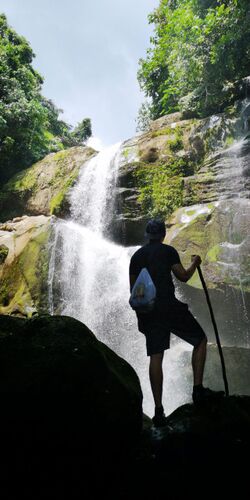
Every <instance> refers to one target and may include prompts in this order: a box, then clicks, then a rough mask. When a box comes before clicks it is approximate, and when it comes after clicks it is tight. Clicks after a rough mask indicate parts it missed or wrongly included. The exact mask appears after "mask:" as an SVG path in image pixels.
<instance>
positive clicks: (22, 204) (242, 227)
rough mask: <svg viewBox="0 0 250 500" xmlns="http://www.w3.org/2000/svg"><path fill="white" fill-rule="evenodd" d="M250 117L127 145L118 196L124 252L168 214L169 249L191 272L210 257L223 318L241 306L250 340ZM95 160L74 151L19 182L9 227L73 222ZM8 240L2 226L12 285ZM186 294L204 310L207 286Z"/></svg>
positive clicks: (7, 207)
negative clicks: (195, 262) (82, 172)
mask: <svg viewBox="0 0 250 500" xmlns="http://www.w3.org/2000/svg"><path fill="white" fill-rule="evenodd" d="M249 115H250V106H249V103H248V101H247V100H245V101H243V102H239V103H237V104H236V105H235V106H234V107H231V108H230V109H228V110H227V112H225V113H223V114H219V115H216V116H212V117H209V118H206V119H203V120H198V119H190V120H185V119H183V118H182V116H181V114H180V113H174V114H172V115H167V116H164V117H162V118H160V119H158V120H156V121H154V122H152V123H151V126H150V129H149V130H148V131H147V132H145V133H143V134H141V135H137V136H135V137H133V138H132V139H129V140H128V141H125V142H124V143H123V145H122V148H121V155H120V165H119V176H118V182H117V187H116V192H114V193H113V195H114V197H115V199H116V209H115V213H114V218H113V222H112V225H113V237H114V239H115V240H116V241H117V242H119V243H122V244H124V245H136V244H141V243H143V242H144V238H143V235H144V227H145V222H146V220H147V219H148V218H149V217H151V216H154V215H159V214H160V215H161V216H162V217H164V219H165V220H166V223H167V227H168V233H167V236H166V243H169V244H172V245H174V246H175V247H176V248H177V249H178V251H179V253H180V256H181V259H182V262H183V264H184V265H188V264H189V262H190V256H191V254H193V253H198V254H200V255H201V257H202V259H203V272H204V277H205V280H206V282H207V285H208V287H209V289H210V291H211V293H213V295H214V297H216V304H217V303H218V304H219V303H220V304H221V303H222V302H223V301H224V298H225V296H226V297H227V300H226V305H225V307H226V313H225V315H224V317H225V316H226V317H231V316H230V314H231V313H230V311H231V310H232V308H234V309H235V302H236V304H237V309H238V311H239V322H238V323H239V332H240V331H244V332H246V329H247V322H248V318H249V315H250V313H249V292H250V281H249V275H250V273H249V266H250V259H249V252H248V248H249V220H250V217H249V211H250V210H249V165H250V139H249V132H248V128H249V127H248V123H249ZM94 154H96V153H95V152H94V151H93V150H92V149H91V148H71V149H69V150H67V151H63V152H59V153H56V154H52V155H49V156H48V157H46V158H45V159H44V160H42V161H41V162H39V163H37V164H36V165H34V166H33V167H31V168H30V169H27V170H26V171H24V172H23V173H21V174H19V175H18V176H16V177H14V178H13V179H11V180H10V181H9V182H8V184H6V185H5V186H4V187H3V190H2V194H1V197H0V208H1V220H2V221H3V222H4V221H6V220H8V219H10V218H12V217H13V216H23V215H24V214H25V215H38V214H40V215H44V216H50V215H51V214H54V215H56V216H59V217H66V216H67V215H68V211H69V206H68V201H67V193H68V192H69V190H70V187H71V186H72V184H73V183H74V182H75V180H76V179H77V176H78V173H79V169H80V166H81V165H83V164H84V163H85V162H86V161H87V159H88V158H90V157H91V156H92V155H94ZM3 231H5V232H4V233H3ZM6 231H7V234H8V229H6V228H5V226H4V225H2V233H1V238H2V246H1V253H0V270H1V272H2V276H4V277H5V276H6V274H8V272H9V271H10V273H9V275H11V267H10V264H9V260H8V259H6V252H8V249H9V248H10V247H8V243H7V242H8V241H9V239H8V238H6V236H5V234H6ZM29 234H31V233H29ZM6 246H7V247H8V248H6ZM11 265H12V264H11ZM7 269H9V271H8V272H7ZM4 279H5V278H4ZM8 283H9V282H8ZM2 290H3V288H2ZM181 293H182V294H183V297H184V299H185V296H186V294H187V295H188V297H189V298H191V300H192V297H193V298H194V297H195V299H194V304H195V306H194V307H197V303H198V302H200V301H202V300H203V298H202V291H201V284H200V282H199V278H198V276H196V275H195V276H194V277H193V279H192V280H191V281H190V282H189V285H188V287H187V286H186V287H184V288H183V289H182V290H181ZM225 294H226V295H225ZM0 297H1V304H2V307H3V308H4V309H3V311H6V312H10V311H12V310H14V311H15V305H14V302H15V301H14V302H13V309H12V308H10V309H6V307H9V305H10V302H11V301H9V299H6V296H5V293H3V291H1V295H0ZM197 298H198V300H197ZM24 302H25V301H24ZM42 302H43V303H44V301H43V300H42ZM224 302H225V301H224ZM11 303H12V302H11ZM6 304H7V305H6ZM29 307H31V306H29ZM215 307H216V305H215ZM18 308H19V306H18ZM203 309H205V308H203ZM226 323H227V322H226ZM227 328H228V323H227V324H226V326H225V328H223V329H225V330H226V329H227ZM239 334H240V335H241V333H239ZM244 336H245V333H244V334H243V337H244Z"/></svg>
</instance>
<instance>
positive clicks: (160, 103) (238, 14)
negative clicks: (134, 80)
mask: <svg viewBox="0 0 250 500" xmlns="http://www.w3.org/2000/svg"><path fill="white" fill-rule="evenodd" d="M149 22H150V23H153V24H154V25H155V32H154V36H153V37H152V38H151V47H150V48H149V49H148V51H147V57H146V59H141V60H140V63H139V64H140V67H139V72H138V79H139V83H140V85H141V88H142V89H143V90H144V92H145V94H146V96H147V97H150V98H151V99H152V107H151V113H152V115H153V117H154V118H158V117H159V116H161V115H163V114H167V113H171V112H174V111H179V110H181V111H184V112H186V113H188V115H189V116H206V115H208V114H211V113H213V112H215V111H216V112H218V111H222V110H223V109H224V107H225V106H227V105H228V104H230V103H231V102H232V101H233V100H234V99H235V89H234V86H233V85H232V83H231V82H234V81H236V80H238V79H241V78H243V77H246V76H248V75H249V67H250V51H249V45H250V9H249V1H248V0H224V1H223V0H172V1H169V0H161V1H160V5H159V7H158V8H157V9H156V10H155V11H154V12H153V13H152V14H151V15H150V16H149Z"/></svg>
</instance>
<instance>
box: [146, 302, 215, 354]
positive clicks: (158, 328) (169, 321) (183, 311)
mask: <svg viewBox="0 0 250 500" xmlns="http://www.w3.org/2000/svg"><path fill="white" fill-rule="evenodd" d="M138 319H139V330H140V331H141V332H142V333H143V334H144V335H145V337H146V347H147V355H148V356H151V355H152V354H158V353H160V352H163V351H165V349H169V347H170V334H171V333H173V334H174V335H176V336H177V337H180V338H181V339H183V340H185V341H186V342H188V343H189V344H191V345H192V346H194V347H197V346H198V345H199V344H200V342H201V341H202V340H203V339H205V338H206V335H205V333H204V331H203V329H202V327H201V326H200V324H199V323H198V321H196V319H195V318H194V316H193V315H192V313H191V312H190V311H189V309H188V305H187V304H184V303H183V302H179V301H178V304H177V305H175V307H171V309H169V311H165V312H159V311H158V312H157V311H156V312H155V313H154V314H153V315H152V316H151V317H148V318H146V315H143V316H142V315H140V318H138Z"/></svg>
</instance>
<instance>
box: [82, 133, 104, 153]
mask: <svg viewBox="0 0 250 500" xmlns="http://www.w3.org/2000/svg"><path fill="white" fill-rule="evenodd" d="M86 145H87V146H89V147H90V148H93V149H95V150H96V151H102V150H103V149H105V147H106V146H105V145H104V144H103V143H102V141H101V139H100V138H99V137H95V136H94V137H90V138H89V139H88V141H87V143H86Z"/></svg>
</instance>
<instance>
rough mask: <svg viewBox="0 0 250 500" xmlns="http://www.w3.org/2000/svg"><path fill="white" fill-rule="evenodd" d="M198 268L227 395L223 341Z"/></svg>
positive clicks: (227, 394)
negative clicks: (221, 341)
mask: <svg viewBox="0 0 250 500" xmlns="http://www.w3.org/2000/svg"><path fill="white" fill-rule="evenodd" d="M197 270H198V273H199V277H200V280H201V283H202V286H203V290H204V292H205V295H206V299H207V304H208V307H209V311H210V315H211V320H212V323H213V327H214V333H215V337H216V342H217V346H218V349H219V355H220V361H221V368H222V375H223V380H224V385H225V394H226V396H229V390H228V382H227V374H226V366H225V361H224V356H223V352H222V347H221V343H220V337H219V332H218V328H217V325H216V321H215V317H214V313H213V309H212V305H211V302H210V298H209V295H208V289H207V285H206V283H205V280H204V278H203V274H202V271H201V268H200V266H198V267H197Z"/></svg>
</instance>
